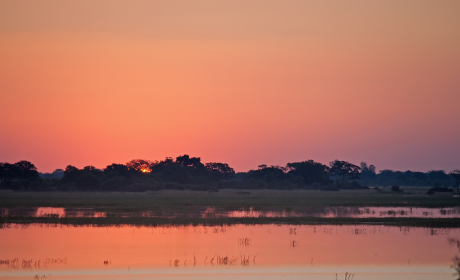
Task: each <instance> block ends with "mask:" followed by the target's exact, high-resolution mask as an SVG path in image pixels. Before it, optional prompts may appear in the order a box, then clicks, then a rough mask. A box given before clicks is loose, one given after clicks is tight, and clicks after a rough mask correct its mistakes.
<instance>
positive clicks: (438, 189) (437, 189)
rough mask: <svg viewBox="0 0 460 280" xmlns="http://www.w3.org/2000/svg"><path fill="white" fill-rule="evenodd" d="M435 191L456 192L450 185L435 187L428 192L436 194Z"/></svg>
mask: <svg viewBox="0 0 460 280" xmlns="http://www.w3.org/2000/svg"><path fill="white" fill-rule="evenodd" d="M435 192H454V190H453V189H450V188H448V187H433V188H431V189H429V190H428V191H427V192H426V194H434V193H435Z"/></svg>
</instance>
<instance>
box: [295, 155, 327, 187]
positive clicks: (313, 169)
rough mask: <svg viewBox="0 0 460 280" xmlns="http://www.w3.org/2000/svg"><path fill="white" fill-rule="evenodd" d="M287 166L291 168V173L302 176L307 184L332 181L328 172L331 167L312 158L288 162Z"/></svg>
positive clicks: (323, 183) (325, 183)
mask: <svg viewBox="0 0 460 280" xmlns="http://www.w3.org/2000/svg"><path fill="white" fill-rule="evenodd" d="M286 168H287V170H289V172H288V174H289V175H295V176H300V177H302V178H303V180H304V182H305V184H307V185H311V184H314V183H318V184H321V185H329V184H330V183H331V179H329V173H328V171H329V168H328V167H327V166H326V165H324V164H322V163H319V162H315V161H313V160H311V159H310V160H307V161H302V162H292V163H288V164H287V165H286Z"/></svg>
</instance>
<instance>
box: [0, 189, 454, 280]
mask: <svg viewBox="0 0 460 280" xmlns="http://www.w3.org/2000/svg"><path fill="white" fill-rule="evenodd" d="M425 193H426V190H424V189H418V188H414V189H408V190H405V192H404V193H401V192H397V193H394V192H391V191H389V190H386V189H385V188H381V189H380V191H374V190H359V191H354V190H348V191H343V190H341V191H340V192H333V193H330V192H320V191H313V190H298V191H274V190H273V191H261V190H259V191H253V190H251V191H241V190H222V191H220V192H213V193H208V192H192V191H160V192H150V193H58V192H53V193H46V192H43V193H30V192H24V193H21V192H0V194H1V195H0V248H1V249H0V280H3V279H30V280H32V279H33V280H44V279H70V280H74V279H120V280H122V279H123V280H124V279H235V278H238V279H328V280H334V279H344V280H352V279H355V280H356V279H401V280H402V279H404V280H408V279H417V280H419V279H433V280H434V279H457V278H458V277H459V276H458V275H454V274H455V273H456V271H458V269H460V267H459V258H460V208H459V205H460V203H459V202H460V200H459V199H458V198H454V197H451V196H446V195H435V196H428V195H426V194H425ZM456 258H457V259H456Z"/></svg>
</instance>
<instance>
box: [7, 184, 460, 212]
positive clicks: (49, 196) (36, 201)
mask: <svg viewBox="0 0 460 280" xmlns="http://www.w3.org/2000/svg"><path fill="white" fill-rule="evenodd" d="M386 189H388V190H386ZM380 190H381V191H374V190H341V191H339V192H322V191H316V190H293V191H281V190H251V191H248V192H250V193H249V194H245V195H241V191H240V190H221V191H220V192H195V191H177V190H164V191H158V192H146V193H116V192H12V191H0V207H4V208H33V207H64V208H80V207H81V208H93V210H95V211H114V212H142V211H149V210H155V209H162V210H165V209H166V210H167V209H171V210H178V211H189V210H192V211H193V210H201V209H203V207H216V208H218V209H219V210H235V209H240V208H249V207H253V208H254V210H274V211H276V210H294V211H295V210H306V211H308V210H315V209H318V208H322V207H325V206H345V207H347V206H348V207H353V206H354V207H365V206H391V207H396V206H410V207H429V208H439V207H455V206H460V199H459V198H454V197H448V196H442V195H434V196H428V195H426V190H427V188H406V189H405V192H403V193H399V192H391V191H390V190H389V188H380Z"/></svg>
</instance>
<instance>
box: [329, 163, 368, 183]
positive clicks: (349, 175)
mask: <svg viewBox="0 0 460 280" xmlns="http://www.w3.org/2000/svg"><path fill="white" fill-rule="evenodd" d="M329 166H330V168H329V173H330V174H331V176H333V177H338V178H340V180H341V181H342V182H347V181H348V180H354V179H359V171H360V170H361V168H360V167H359V166H356V165H354V164H351V163H349V162H346V161H340V160H337V159H336V160H334V161H331V162H330V163H329Z"/></svg>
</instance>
